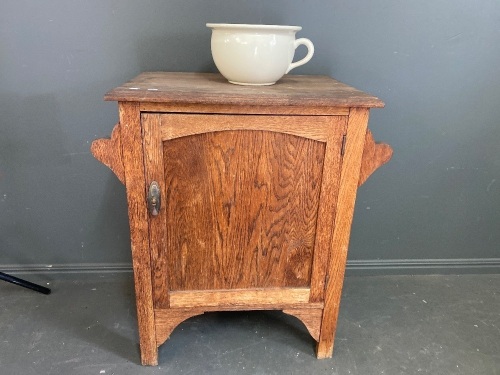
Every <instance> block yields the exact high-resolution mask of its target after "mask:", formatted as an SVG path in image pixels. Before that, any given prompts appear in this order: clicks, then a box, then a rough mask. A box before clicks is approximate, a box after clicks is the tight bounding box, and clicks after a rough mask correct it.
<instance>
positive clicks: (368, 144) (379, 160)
mask: <svg viewBox="0 0 500 375" xmlns="http://www.w3.org/2000/svg"><path fill="white" fill-rule="evenodd" d="M391 157H392V148H391V146H389V145H387V144H385V143H376V142H375V140H374V139H373V134H372V132H371V131H370V130H369V129H368V130H367V132H366V139H365V147H364V150H363V158H362V160H361V170H360V172H359V181H358V185H362V184H364V183H365V181H366V180H367V179H368V177H370V176H371V174H372V173H373V172H375V171H376V170H377V169H378V168H380V167H381V166H382V165H384V164H385V163H387V162H388V161H389V160H391Z"/></svg>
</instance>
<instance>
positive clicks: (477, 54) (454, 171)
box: [0, 0, 500, 273]
mask: <svg viewBox="0 0 500 375" xmlns="http://www.w3.org/2000/svg"><path fill="white" fill-rule="evenodd" d="M206 22H233V23H267V24H292V25H301V26H303V30H302V31H301V32H300V33H299V34H298V36H304V37H309V38H310V39H312V40H313V42H314V43H315V46H316V53H315V56H314V57H313V59H312V60H311V62H310V63H308V64H307V65H305V66H304V67H301V68H299V69H296V70H295V71H294V73H296V74H299V73H300V74H327V75H331V76H333V77H335V78H336V79H338V80H340V81H343V82H345V83H348V84H350V85H353V86H355V87H357V88H359V89H362V90H365V91H368V92H370V93H372V94H374V95H376V96H379V97H380V98H382V99H383V100H384V101H385V102H386V108H384V109H377V110H373V111H372V112H371V123H370V125H371V129H372V130H373V133H374V134H375V137H376V139H378V140H381V141H385V142H387V143H389V144H391V145H392V146H393V148H394V157H393V160H392V161H391V162H390V163H389V164H388V165H386V166H384V167H383V168H381V169H380V170H379V171H378V172H377V173H375V174H374V175H373V176H372V177H371V178H370V179H369V180H368V182H367V183H366V184H365V185H364V186H363V187H362V188H361V189H360V191H359V194H358V200H357V208H356V212H355V220H354V225H353V231H352V238H351V247H350V253H349V265H350V269H352V270H361V271H362V272H371V271H373V270H375V271H377V270H378V271H380V272H401V273H405V272H407V273H413V272H421V270H415V269H413V268H412V267H424V268H426V269H427V271H429V270H430V272H450V270H451V271H457V272H461V271H471V270H472V271H474V270H475V271H485V270H486V271H490V272H498V271H499V269H500V253H499V249H500V245H499V244H500V230H499V229H500V130H499V128H500V126H499V125H500V43H499V41H500V3H499V2H498V1H496V0H479V1H474V2H472V1H468V0H424V1H410V0H380V1H370V0H350V1H345V0H332V1H327V0H322V1H299V0H296V1H263V0H262V1H251V2H250V1H241V0H239V1H235V0H218V1H203V0H184V1H172V0H171V1H166V0H162V1H160V0H157V1H153V0H151V1H131V0H126V1H125V0H115V1H111V0H99V1H97V0H96V1H87V0H86V1H83V0H82V1H70V0H59V1H43V2H41V1H35V0H25V1H20V0H2V2H1V3H0V114H1V115H0V269H3V270H7V271H12V272H14V271H18V272H19V271H23V270H24V271H30V270H31V271H39V270H43V269H47V268H50V267H48V266H50V265H51V266H52V269H53V270H54V271H57V270H59V271H61V270H62V271H64V270H66V271H71V270H72V271H88V270H94V271H95V270H123V269H130V261H131V260H130V259H131V257H130V248H129V235H128V218H127V210H126V204H125V191H124V188H123V186H122V185H121V184H120V183H119V182H118V180H117V179H116V178H115V177H114V175H113V174H112V173H111V172H110V171H109V170H108V169H107V168H106V167H104V166H103V165H101V164H100V163H99V162H97V161H96V160H94V159H93V157H92V156H91V154H90V153H89V146H90V143H91V142H92V140H93V139H95V138H99V137H107V136H108V135H109V134H110V132H111V129H112V127H113V125H114V124H115V123H116V122H117V110H116V103H108V102H103V101H102V96H103V94H104V93H105V92H106V91H107V90H109V89H111V88H113V87H115V86H117V85H119V84H121V83H122V82H124V81H127V80H129V79H131V78H132V77H134V76H135V75H137V74H138V73H140V72H141V71H149V70H165V71H215V66H214V65H213V63H212V59H211V55H210V43H209V41H210V32H209V30H208V29H207V28H206V27H205V23H206ZM301 53H302V52H301ZM301 53H299V55H300V54H301ZM299 57H300V56H299ZM433 267H437V268H433ZM454 267H458V268H454ZM363 270H364V271H363ZM370 270H371V271H370ZM424 271H425V270H424Z"/></svg>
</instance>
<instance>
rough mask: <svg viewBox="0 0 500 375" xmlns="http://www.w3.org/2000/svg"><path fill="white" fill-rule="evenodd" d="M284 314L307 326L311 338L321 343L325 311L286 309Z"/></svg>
mask: <svg viewBox="0 0 500 375" xmlns="http://www.w3.org/2000/svg"><path fill="white" fill-rule="evenodd" d="M283 312H284V313H285V314H288V315H293V316H294V317H296V318H297V319H299V320H300V321H301V322H302V323H303V324H304V325H305V326H306V328H307V330H308V331H309V334H310V335H311V337H312V338H313V339H314V340H316V341H319V334H320V329H321V318H322V316H323V309H285V310H283Z"/></svg>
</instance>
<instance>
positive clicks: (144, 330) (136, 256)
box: [119, 103, 158, 365]
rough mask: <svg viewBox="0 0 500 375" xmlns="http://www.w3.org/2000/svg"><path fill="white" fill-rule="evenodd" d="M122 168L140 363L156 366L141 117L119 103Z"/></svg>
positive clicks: (131, 107) (133, 107) (134, 108)
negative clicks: (132, 268) (125, 193)
mask: <svg viewBox="0 0 500 375" xmlns="http://www.w3.org/2000/svg"><path fill="white" fill-rule="evenodd" d="M119 113H120V124H121V125H120V126H121V127H122V128H121V137H122V141H121V144H122V155H123V167H124V170H125V186H126V188H127V203H128V215H129V223H130V239H131V247H132V262H133V267H134V282H135V294H136V304H137V320H138V324H139V340H140V347H141V361H142V364H145V365H156V364H157V363H158V351H157V347H156V333H155V332H156V331H155V323H154V311H153V298H152V287H151V259H150V253H149V227H148V213H147V207H146V200H145V193H146V188H145V182H144V158H143V148H142V133H141V117H140V112H139V105H138V104H137V103H120V106H119Z"/></svg>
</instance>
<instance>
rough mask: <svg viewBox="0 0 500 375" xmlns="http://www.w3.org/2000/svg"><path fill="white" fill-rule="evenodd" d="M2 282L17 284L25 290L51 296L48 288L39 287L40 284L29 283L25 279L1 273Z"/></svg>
mask: <svg viewBox="0 0 500 375" xmlns="http://www.w3.org/2000/svg"><path fill="white" fill-rule="evenodd" d="M0 280H4V281H7V282H9V283H12V284H16V285H19V286H22V287H24V288H28V289H31V290H34V291H36V292H39V293H43V294H50V289H49V288H46V287H44V286H41V285H38V284H34V283H30V282H29V281H26V280H23V279H20V278H18V277H14V276H11V275H7V274H6V273H3V272H0Z"/></svg>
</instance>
